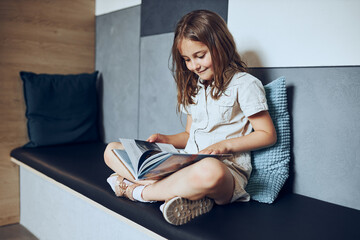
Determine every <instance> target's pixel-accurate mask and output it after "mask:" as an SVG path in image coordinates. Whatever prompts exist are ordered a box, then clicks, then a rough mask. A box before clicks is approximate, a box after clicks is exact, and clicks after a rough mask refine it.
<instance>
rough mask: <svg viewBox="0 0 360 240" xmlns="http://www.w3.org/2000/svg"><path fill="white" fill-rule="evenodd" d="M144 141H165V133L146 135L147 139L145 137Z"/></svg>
mask: <svg viewBox="0 0 360 240" xmlns="http://www.w3.org/2000/svg"><path fill="white" fill-rule="evenodd" d="M146 141H148V142H158V143H166V140H165V135H162V134H160V133H155V134H153V135H151V136H150V137H148V139H146Z"/></svg>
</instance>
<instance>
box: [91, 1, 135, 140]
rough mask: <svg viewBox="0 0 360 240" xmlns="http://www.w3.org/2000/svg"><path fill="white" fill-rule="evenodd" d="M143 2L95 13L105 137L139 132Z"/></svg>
mask: <svg viewBox="0 0 360 240" xmlns="http://www.w3.org/2000/svg"><path fill="white" fill-rule="evenodd" d="M139 46H140V6H137V7H133V8H128V9H124V10H120V11H117V12H114V13H111V14H106V15H102V16H98V17H96V69H97V70H99V71H100V72H101V73H102V78H103V80H102V84H103V86H102V89H103V96H102V106H103V125H104V135H105V136H104V141H105V142H111V141H116V140H117V139H118V138H119V137H125V138H134V137H137V134H138V102H139V98H138V95H139V88H138V85H139V58H140V57H139V54H140V49H139Z"/></svg>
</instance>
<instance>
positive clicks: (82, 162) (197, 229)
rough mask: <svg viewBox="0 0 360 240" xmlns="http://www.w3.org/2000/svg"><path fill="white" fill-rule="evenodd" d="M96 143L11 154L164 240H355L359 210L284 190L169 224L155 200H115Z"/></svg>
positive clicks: (358, 232) (359, 236)
mask: <svg viewBox="0 0 360 240" xmlns="http://www.w3.org/2000/svg"><path fill="white" fill-rule="evenodd" d="M105 147H106V145H105V144H104V143H100V142H92V143H83V144H71V145H59V146H51V147H39V148H16V149H14V150H13V151H12V152H11V156H12V157H13V158H15V159H17V160H18V161H20V162H22V163H24V164H25V165H28V166H29V167H31V168H33V169H35V170H37V171H39V172H41V173H43V174H45V175H47V176H48V177H50V178H52V179H54V180H55V181H57V182H60V183H62V184H64V185H66V186H68V187H70V188H71V189H73V190H75V191H77V192H79V193H81V194H82V195H84V196H86V197H88V198H90V199H92V200H94V201H95V202H97V203H99V204H101V205H103V206H105V207H106V208H108V209H110V210H112V211H114V212H117V213H119V214H120V215H122V216H124V217H126V218H128V219H130V220H132V221H134V222H136V223H138V224H140V225H142V226H144V227H145V228H147V229H149V230H151V231H153V232H155V233H157V234H159V235H161V236H163V237H165V238H168V239H286V240H289V239H360V229H359V227H360V211H359V210H354V209H351V208H347V207H342V206H339V205H335V204H331V203H327V202H323V201H320V200H316V199H312V198H309V197H305V196H301V195H297V194H292V193H286V194H281V195H280V196H279V197H278V199H277V200H276V201H275V202H274V203H273V204H270V205H269V204H263V203H258V202H255V201H250V202H248V203H233V204H229V205H225V206H214V208H213V210H212V211H210V212H209V213H208V214H206V215H203V216H200V217H198V218H196V219H194V220H193V221H191V222H189V223H188V224H185V225H182V226H172V225H170V224H168V223H167V222H166V221H165V220H164V218H163V217H162V213H161V212H160V210H159V206H160V205H161V203H160V202H157V203H151V204H149V203H138V202H132V201H130V200H127V199H124V198H117V197H116V196H115V195H114V194H113V192H112V190H111V188H110V186H109V185H108V184H107V182H106V178H107V177H108V176H109V175H110V174H111V173H112V170H110V169H109V168H108V167H107V166H106V165H105V163H104V161H103V153H104V150H105Z"/></svg>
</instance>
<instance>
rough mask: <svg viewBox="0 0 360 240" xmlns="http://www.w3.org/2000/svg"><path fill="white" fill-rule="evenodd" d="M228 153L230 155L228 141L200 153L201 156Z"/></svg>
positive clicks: (211, 146)
mask: <svg viewBox="0 0 360 240" xmlns="http://www.w3.org/2000/svg"><path fill="white" fill-rule="evenodd" d="M226 153H229V150H228V147H227V144H226V140H225V141H221V142H218V143H215V144H213V145H210V146H208V147H207V148H205V149H203V150H201V151H200V152H199V154H226Z"/></svg>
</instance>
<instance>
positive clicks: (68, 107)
mask: <svg viewBox="0 0 360 240" xmlns="http://www.w3.org/2000/svg"><path fill="white" fill-rule="evenodd" d="M97 75H98V72H94V73H91V74H88V73H82V74H69V75H60V74H35V73H32V72H20V76H21V79H22V80H23V82H24V97H25V104H26V117H27V119H28V122H27V128H28V135H29V143H27V144H26V145H25V146H26V147H39V146H49V145H56V144H66V143H75V142H89V141H97V140H98V139H99V135H98V126H97V125H98V106H97V104H98V103H97V91H96V80H97Z"/></svg>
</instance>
